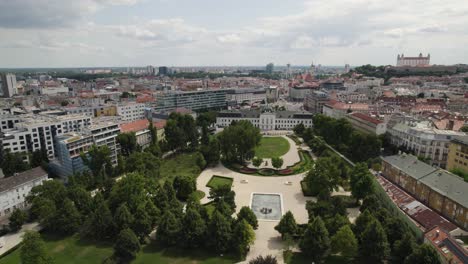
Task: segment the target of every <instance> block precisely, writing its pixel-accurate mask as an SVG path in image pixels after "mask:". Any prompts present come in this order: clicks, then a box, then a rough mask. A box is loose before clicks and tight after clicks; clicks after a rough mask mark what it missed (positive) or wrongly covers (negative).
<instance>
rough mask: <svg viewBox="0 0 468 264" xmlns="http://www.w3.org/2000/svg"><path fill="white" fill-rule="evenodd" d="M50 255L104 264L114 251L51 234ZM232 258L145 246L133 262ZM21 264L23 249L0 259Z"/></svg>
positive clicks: (0, 263)
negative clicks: (21, 251)
mask: <svg viewBox="0 0 468 264" xmlns="http://www.w3.org/2000/svg"><path fill="white" fill-rule="evenodd" d="M42 237H43V238H44V241H45V243H46V248H47V252H48V253H49V254H50V256H51V257H52V258H53V260H54V263H65V264H74V263H76V264H78V263H89V264H92V263H96V264H99V263H102V262H103V261H104V260H105V259H107V258H108V257H110V256H111V255H112V253H113V252H114V250H113V249H112V244H111V243H110V242H94V241H93V242H90V241H84V240H80V239H79V237H78V235H74V236H69V237H59V236H55V235H50V234H47V233H44V234H42ZM236 262H237V260H236V259H235V258H233V257H230V256H223V257H220V256H219V255H218V254H214V253H211V252H206V251H204V250H184V249H180V248H162V247H159V246H157V245H156V244H155V243H150V244H148V245H146V246H143V248H142V250H141V251H140V253H139V254H138V255H137V257H136V259H135V260H134V261H133V262H132V263H168V264H169V263H180V264H184V263H187V264H189V263H190V264H192V263H197V264H214V263H236ZM16 263H20V250H19V249H17V250H15V251H13V252H12V253H10V254H9V255H6V256H5V257H3V258H1V259H0V264H16Z"/></svg>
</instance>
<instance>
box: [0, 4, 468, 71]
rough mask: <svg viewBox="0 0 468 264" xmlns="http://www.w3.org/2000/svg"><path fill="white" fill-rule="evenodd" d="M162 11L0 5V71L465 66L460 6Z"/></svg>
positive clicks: (463, 7)
mask: <svg viewBox="0 0 468 264" xmlns="http://www.w3.org/2000/svg"><path fill="white" fill-rule="evenodd" d="M172 2H180V3H179V6H177V8H178V9H175V10H174V9H169V8H167V5H169V3H168V2H167V1H162V0H160V1H149V0H141V1H138V0H80V1H63V0H62V1H58V0H15V1H8V0H0V35H1V36H2V38H1V42H0V57H1V58H2V60H0V68H1V67H38V66H43V67H48V66H54V67H66V66H72V67H73V66H127V65H130V66H138V65H142V66H143V65H147V64H153V65H163V64H164V65H263V64H265V63H267V62H270V61H272V62H274V63H275V64H278V65H281V64H283V65H284V64H286V63H291V64H297V65H298V64H301V65H304V64H309V63H310V62H311V61H314V62H316V63H321V64H324V65H342V64H344V63H350V64H352V65H360V64H364V63H371V64H393V63H395V58H396V55H397V54H398V53H405V54H407V55H416V54H419V52H423V53H431V57H432V58H433V62H434V63H439V64H453V63H467V62H468V29H467V28H466V25H468V16H467V15H466V14H468V2H466V1H464V0H445V1H439V0H425V1H420V0H412V1H403V0H393V1H382V0H311V1H304V2H301V3H295V4H296V5H297V6H298V8H297V9H295V10H285V11H284V12H281V10H280V7H278V10H275V3H276V2H275V1H272V3H271V6H269V9H268V10H267V11H265V12H258V15H257V16H255V17H252V15H251V14H248V17H247V14H246V12H245V11H244V10H245V8H246V5H245V4H246V3H248V2H245V3H244V2H242V1H240V2H239V8H238V9H236V8H232V7H229V8H226V9H225V10H223V9H222V1H218V2H219V3H220V5H221V7H217V9H216V12H214V11H213V10H212V9H213V8H212V6H211V5H212V4H213V3H216V2H213V1H211V2H210V1H208V0H206V1H205V0H201V1H193V2H189V1H182V0H173V1H172ZM195 2H196V3H195ZM172 4H174V3H172ZM176 4H177V3H176ZM166 8H167V12H166ZM152 10H154V12H152ZM191 10H194V12H192V13H191V12H190V11H191ZM220 10H221V11H220ZM260 10H261V9H260ZM182 11H185V12H182ZM187 11H188V12H187ZM224 12H225V13H224ZM153 13H154V14H153ZM270 13H271V14H270ZM228 14H229V15H230V16H229V17H228V16H227V15H228ZM224 16H226V18H224ZM201 18H203V19H201ZM243 21H248V23H247V22H243ZM49 64H51V65H49Z"/></svg>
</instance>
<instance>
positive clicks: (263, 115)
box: [216, 109, 312, 131]
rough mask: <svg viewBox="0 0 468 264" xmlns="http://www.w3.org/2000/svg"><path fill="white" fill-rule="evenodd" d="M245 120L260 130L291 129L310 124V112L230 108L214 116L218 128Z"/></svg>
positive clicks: (309, 125)
mask: <svg viewBox="0 0 468 264" xmlns="http://www.w3.org/2000/svg"><path fill="white" fill-rule="evenodd" d="M240 120H247V121H249V122H250V123H252V125H254V126H255V127H258V128H260V130H264V131H267V130H292V129H293V128H294V127H295V126H296V125H298V124H300V123H302V124H304V126H305V127H311V126H312V113H309V112H294V111H276V112H274V111H269V110H265V111H261V110H259V109H255V110H232V111H222V112H220V113H219V114H218V117H217V118H216V126H217V127H219V128H223V127H227V126H229V125H230V124H231V123H232V121H240Z"/></svg>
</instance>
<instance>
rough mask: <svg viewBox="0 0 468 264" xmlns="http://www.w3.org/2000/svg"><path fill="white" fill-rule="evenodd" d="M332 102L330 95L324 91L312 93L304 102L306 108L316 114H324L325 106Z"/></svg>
mask: <svg viewBox="0 0 468 264" xmlns="http://www.w3.org/2000/svg"><path fill="white" fill-rule="evenodd" d="M329 101H330V99H329V97H328V93H326V92H323V91H312V92H311V93H309V94H307V95H306V97H305V100H304V108H305V109H306V110H307V111H310V112H311V113H314V114H322V113H323V106H324V105H325V104H326V103H328V102H329Z"/></svg>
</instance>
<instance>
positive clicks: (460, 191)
mask: <svg viewBox="0 0 468 264" xmlns="http://www.w3.org/2000/svg"><path fill="white" fill-rule="evenodd" d="M420 181H421V182H422V183H424V184H425V185H427V186H429V187H431V188H432V189H433V190H434V191H436V192H438V193H440V194H442V195H444V196H447V197H448V198H450V199H451V200H453V201H455V202H457V203H459V204H461V205H463V206H464V207H465V208H467V207H468V183H466V182H465V181H464V180H463V179H462V178H461V177H459V176H457V175H453V174H452V173H449V172H447V171H444V170H437V171H435V172H433V173H431V174H429V175H427V176H425V177H423V178H422V179H420Z"/></svg>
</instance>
